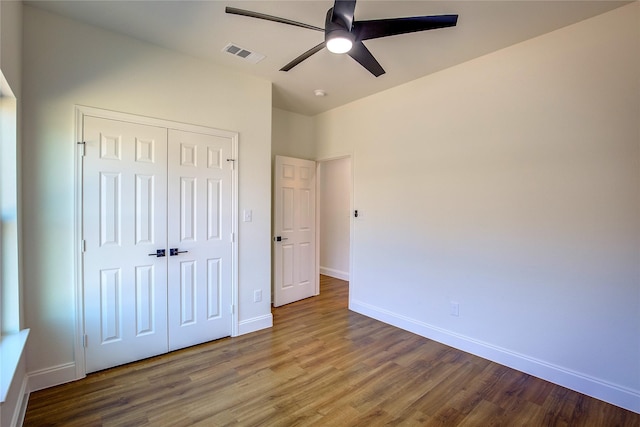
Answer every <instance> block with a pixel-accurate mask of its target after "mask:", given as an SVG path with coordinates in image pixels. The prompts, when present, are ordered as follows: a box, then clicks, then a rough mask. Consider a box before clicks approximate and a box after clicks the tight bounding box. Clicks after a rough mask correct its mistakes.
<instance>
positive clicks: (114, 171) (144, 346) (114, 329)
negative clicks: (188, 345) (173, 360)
mask: <svg viewBox="0 0 640 427" xmlns="http://www.w3.org/2000/svg"><path fill="white" fill-rule="evenodd" d="M83 137H84V142H85V157H84V162H83V166H84V174H83V193H84V194H83V206H82V209H83V236H84V240H85V253H84V257H83V260H84V273H83V274H84V277H83V281H84V322H85V325H84V326H85V334H86V335H85V338H86V342H85V357H86V372H93V371H97V370H100V369H104V368H108V367H111V366H115V365H120V364H123V363H127V362H130V361H134V360H138V359H143V358H145V357H149V356H153V355H156V354H160V353H164V352H166V351H167V348H168V341H167V310H166V306H167V259H168V257H157V256H155V255H150V254H156V251H157V250H159V249H160V250H162V249H166V242H167V235H166V232H167V231H166V230H167V218H166V212H167V199H166V188H167V183H166V177H167V130H166V129H164V128H160V127H154V126H145V125H140V124H133V123H127V122H122V121H117V120H108V119H102V118H95V117H89V116H85V117H84V123H83Z"/></svg>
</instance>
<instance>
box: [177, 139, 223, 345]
mask: <svg viewBox="0 0 640 427" xmlns="http://www.w3.org/2000/svg"><path fill="white" fill-rule="evenodd" d="M168 145H169V156H168V158H169V174H168V176H169V178H168V220H169V224H170V227H169V236H168V243H169V246H168V252H169V250H173V251H172V253H173V255H170V256H169V257H168V258H169V265H168V270H169V273H168V297H169V348H170V349H171V350H174V349H177V348H182V347H186V346H190V345H194V344H197V343H201V342H205V341H210V340H213V339H217V338H221V337H225V336H229V335H230V332H231V300H232V299H231V286H230V285H229V284H230V283H231V280H232V277H231V272H232V247H233V246H232V236H231V233H232V231H233V224H232V220H233V219H232V212H233V210H232V200H233V199H232V173H233V161H230V160H228V159H231V157H232V140H231V138H227V137H219V136H213V135H205V134H199V133H192V132H183V131H178V130H169V144H168Z"/></svg>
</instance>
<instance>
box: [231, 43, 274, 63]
mask: <svg viewBox="0 0 640 427" xmlns="http://www.w3.org/2000/svg"><path fill="white" fill-rule="evenodd" d="M222 51H223V52H227V53H230V54H231V55H233V56H237V57H238V58H240V59H243V60H245V61H248V62H251V63H252V64H257V63H258V62H260V61H262V60H263V59H264V55H262V54H260V53H257V52H251V51H250V50H248V49H245V48H243V47H240V46H238V45H237V44H234V43H229V44H228V45H226V46H225V47H224V48H223V49H222Z"/></svg>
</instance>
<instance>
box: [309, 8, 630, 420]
mask: <svg viewBox="0 0 640 427" xmlns="http://www.w3.org/2000/svg"><path fill="white" fill-rule="evenodd" d="M639 24H640V3H638V2H634V3H632V4H630V5H628V6H624V7H622V8H619V9H616V10H614V11H612V12H610V13H607V14H604V15H601V16H598V17H595V18H592V19H589V20H586V21H583V22H581V23H578V24H575V25H573V26H570V27H567V28H564V29H561V30H558V31H555V32H553V33H549V34H547V35H544V36H541V37H538V38H535V39H532V40H529V41H526V42H524V43H521V44H518V45H515V46H512V47H509V48H507V49H504V50H502V51H498V52H495V53H492V54H490V55H487V56H484V57H481V58H478V59H475V60H472V61H470V62H467V63H465V64H462V65H459V66H457V67H454V68H451V69H448V70H445V71H443V72H440V73H437V74H434V75H431V76H428V77H425V78H422V79H420V80H416V81H414V82H411V83H409V84H406V85H403V86H400V87H397V88H394V89H391V90H389V91H386V92H383V93H380V94H378V95H374V96H371V97H368V98H366V99H363V100H360V101H357V102H354V103H352V104H349V105H347V106H344V107H342V108H338V109H335V110H332V111H329V112H327V113H324V114H322V115H319V116H318V117H317V121H316V130H317V138H318V139H317V141H318V147H317V156H318V158H327V157H331V156H333V155H336V154H339V153H343V152H344V151H345V150H352V152H353V153H354V159H355V165H354V166H355V169H354V171H355V177H354V203H355V206H354V209H359V210H360V211H361V212H362V218H361V219H359V220H356V221H354V241H353V242H352V245H353V254H354V259H353V264H352V268H353V269H352V271H351V288H350V293H351V301H350V306H351V308H352V309H354V310H356V311H359V312H362V313H365V314H368V315H371V316H373V317H376V318H379V319H382V320H385V321H388V322H390V323H393V324H396V325H399V326H401V327H403V328H406V329H409V330H413V331H415V332H417V333H420V334H422V335H425V336H428V337H433V338H435V339H438V340H440V341H443V342H445V343H448V344H451V345H454V346H456V347H459V348H462V349H465V350H467V351H471V352H474V353H476V354H480V355H482V356H484V357H487V358H489V359H493V360H496V361H498V362H500V363H504V364H507V365H510V366H513V367H516V368H517V369H521V370H524V371H527V372H531V373H533V374H535V375H538V376H541V377H544V378H547V379H550V380H551V381H554V382H558V383H560V384H563V385H565V386H568V387H570V388H573V389H577V390H579V391H582V392H584V393H587V394H590V395H592V396H595V397H599V398H601V399H604V400H608V401H611V402H614V403H616V404H618V405H620V406H624V407H627V408H631V409H633V410H635V411H637V412H640V363H639V361H640V163H639V162H640V127H639V125H638V123H639V121H640V81H639V80H640V79H639V78H638V76H639V75H640V25H639ZM451 301H455V302H458V303H459V304H460V306H459V307H460V315H459V317H454V316H451V315H450V314H449V309H450V302H451Z"/></svg>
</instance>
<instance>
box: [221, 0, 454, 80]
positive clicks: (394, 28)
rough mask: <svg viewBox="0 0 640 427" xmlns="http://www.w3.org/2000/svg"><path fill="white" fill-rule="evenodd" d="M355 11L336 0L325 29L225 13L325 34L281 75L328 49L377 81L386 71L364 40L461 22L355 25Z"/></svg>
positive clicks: (436, 19)
mask: <svg viewBox="0 0 640 427" xmlns="http://www.w3.org/2000/svg"><path fill="white" fill-rule="evenodd" d="M355 8H356V0H336V1H335V3H334V5H333V7H332V8H331V9H329V10H328V11H327V17H326V19H325V24H324V28H320V27H316V26H313V25H308V24H304V23H302V22H297V21H292V20H290V19H285V18H279V17H277V16H272V15H266V14H264V13H259V12H252V11H249V10H243V9H236V8H234V7H227V8H226V9H225V11H226V13H231V14H234V15H242V16H248V17H250V18H258V19H265V20H267V21H273V22H279V23H281V24H288V25H293V26H296V27H302V28H307V29H309V30H315V31H323V32H324V41H323V42H322V43H320V44H318V45H317V46H314V47H312V48H311V49H309V50H308V51H306V52H304V53H303V54H302V55H300V56H298V57H297V58H296V59H294V60H293V61H291V62H289V63H288V64H287V65H285V66H284V67H282V68H281V69H280V71H289V70H290V69H292V68H293V67H295V66H296V65H298V64H300V63H301V62H302V61H304V60H305V59H307V58H309V57H310V56H311V55H313V54H314V53H317V52H319V51H320V50H322V49H323V48H324V47H326V48H327V49H329V51H331V52H333V53H346V54H348V55H349V56H350V57H352V58H353V59H355V60H356V61H357V62H358V63H360V65H362V66H363V67H364V68H366V69H367V70H369V72H370V73H371V74H373V75H374V76H376V77H379V76H381V75H382V74H384V73H385V71H384V69H383V68H382V66H381V65H380V64H379V63H378V61H377V60H376V58H374V57H373V55H372V54H371V52H369V49H367V48H366V47H365V45H364V44H363V43H362V42H363V41H364V40H371V39H377V38H381V37H388V36H394V35H397V34H406V33H412V32H416V31H425V30H434V29H437V28H446V27H453V26H455V25H456V24H457V22H458V15H434V16H413V17H408V18H389V19H376V20H371V21H356V20H354V18H353V13H354V10H355Z"/></svg>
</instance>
